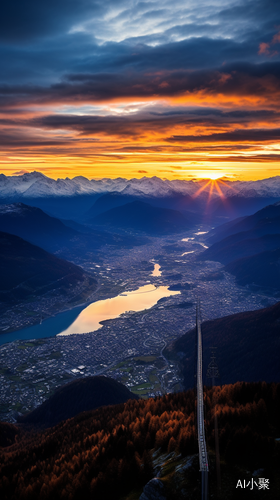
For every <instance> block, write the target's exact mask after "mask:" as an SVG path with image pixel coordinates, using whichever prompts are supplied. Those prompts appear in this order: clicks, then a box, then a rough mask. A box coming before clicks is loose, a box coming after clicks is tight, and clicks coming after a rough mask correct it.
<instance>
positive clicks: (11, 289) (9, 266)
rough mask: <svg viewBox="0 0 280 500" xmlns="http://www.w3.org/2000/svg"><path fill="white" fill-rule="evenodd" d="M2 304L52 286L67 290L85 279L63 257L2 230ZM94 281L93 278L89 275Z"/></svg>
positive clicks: (76, 267) (77, 269)
mask: <svg viewBox="0 0 280 500" xmlns="http://www.w3.org/2000/svg"><path fill="white" fill-rule="evenodd" d="M0 274H1V282H0V305H1V306H3V305H7V304H9V303H16V302H19V301H22V300H26V299H28V298H29V297H30V296H33V295H34V296H35V295H36V296H40V295H42V294H45V293H46V292H47V291H49V290H54V291H60V292H61V293H66V290H67V289H68V288H69V286H73V285H76V284H77V283H78V282H79V281H80V282H82V281H83V280H84V279H85V272H84V271H83V269H82V268H81V267H79V266H76V265H75V264H72V263H71V262H67V261H66V260H63V259H60V258H58V257H56V256H55V255H52V254H50V253H48V252H46V251H45V250H43V249H42V248H39V247H38V246H35V245H33V244H31V243H29V242H27V241H25V240H23V239H22V238H19V237H18V236H15V235H12V234H8V233H4V232H0ZM90 279H91V281H92V283H94V281H95V280H94V279H93V278H90Z"/></svg>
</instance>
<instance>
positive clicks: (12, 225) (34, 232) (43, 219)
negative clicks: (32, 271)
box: [0, 203, 144, 258]
mask: <svg viewBox="0 0 280 500" xmlns="http://www.w3.org/2000/svg"><path fill="white" fill-rule="evenodd" d="M70 226H72V227H70ZM0 231H4V232H7V233H11V234H15V235H17V236H20V237H21V238H23V239H25V240H27V241H29V242H30V243H33V244H35V245H38V246H41V247H42V248H44V249H45V250H47V251H49V252H59V253H60V254H61V255H63V256H65V257H67V258H72V257H73V256H76V255H78V256H81V255H83V254H86V253H87V252H91V253H92V252H94V251H96V250H97V249H99V248H100V247H101V246H103V245H113V246H118V247H122V246H123V247H131V246H133V245H139V244H142V243H143V242H144V240H142V239H140V238H136V237H134V236H132V235H117V234H112V233H108V232H107V231H98V230H94V229H93V228H90V227H88V226H82V225H81V224H77V223H75V222H72V223H71V221H65V224H64V223H63V222H62V221H60V220H59V219H57V218H56V217H51V216H50V215H48V214H46V213H45V212H44V211H43V210H41V209H40V208H37V207H31V206H28V205H25V204H24V203H12V204H6V205H0Z"/></svg>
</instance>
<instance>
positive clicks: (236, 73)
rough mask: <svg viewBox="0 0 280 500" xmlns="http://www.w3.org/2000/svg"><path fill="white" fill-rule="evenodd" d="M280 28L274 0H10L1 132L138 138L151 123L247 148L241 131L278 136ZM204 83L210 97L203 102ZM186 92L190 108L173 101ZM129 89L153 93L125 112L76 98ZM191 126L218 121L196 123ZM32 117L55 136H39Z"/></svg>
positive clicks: (126, 96)
mask: <svg viewBox="0 0 280 500" xmlns="http://www.w3.org/2000/svg"><path fill="white" fill-rule="evenodd" d="M279 31H280V9H279V4H278V2H276V1H273V0H255V1H253V0H229V1H228V2H224V0H215V2H214V5H213V2H211V3H210V2H209V0H200V1H199V2H197V0H187V1H186V2H184V3H183V2H182V1H181V0H173V1H172V2H171V0H161V1H159V0H154V1H149V2H141V1H137V0H80V1H77V0H43V1H42V2H40V1H39V0H11V1H9V2H8V1H6V2H5V3H4V4H3V5H2V10H1V16H0V111H1V112H2V119H1V120H0V126H1V127H7V128H8V130H7V131H6V132H3V133H2V134H3V135H2V139H3V140H4V144H6V145H9V144H10V145H11V147H13V146H14V147H16V145H17V144H18V145H19V147H20V146H21V145H23V144H25V145H26V146H30V147H31V145H32V144H34V145H39V144H40V145H42V147H43V146H46V147H47V146H50V147H51V146H54V145H55V144H60V145H63V144H67V142H68V141H70V140H72V141H73V142H74V141H75V140H76V139H74V137H75V138H77V137H79V138H80V140H81V141H85V140H86V139H85V137H86V136H91V135H93V136H95V135H97V134H103V135H108V136H110V135H119V136H120V137H124V139H125V138H129V137H131V138H138V137H142V136H144V135H145V133H146V132H147V131H150V132H152V131H155V132H156V133H157V134H161V136H162V140H163V141H167V142H165V145H164V147H165V148H167V147H173V145H174V144H175V143H176V144H178V147H181V148H183V147H187V146H186V144H187V143H188V142H192V143H195V144H197V146H196V147H197V148H199V147H201V148H202V147H203V146H202V145H201V146H200V144H201V143H202V142H205V143H207V144H206V147H207V148H208V150H209V149H210V148H211V147H212V146H211V142H213V143H214V145H215V146H214V147H216V144H218V143H220V142H222V141H225V142H227V141H229V142H233V143H236V144H237V143H238V144H239V147H240V149H242V148H245V147H246V146H245V145H244V144H242V143H244V142H246V141H248V142H251V141H257V142H258V143H261V142H263V141H264V142H267V141H276V142H277V141H279V128H278V127H279V107H280V106H279V102H280V36H279V41H278V33H279ZM198 95H199V96H203V97H205V99H206V98H207V99H208V101H207V103H209V104H207V106H208V107H206V106H203V107H202V105H201V103H200V102H198V101H197V100H196V97H197V96H198ZM182 96H184V98H185V99H186V102H191V99H193V102H194V104H193V107H192V108H186V107H185V108H183V107H180V105H179V104H177V102H176V103H175V104H174V102H173V101H174V100H175V99H177V98H178V100H179V98H181V97H182ZM222 98H223V99H224V102H225V104H223V108H222V104H221V99H222ZM243 98H244V99H245V100H244V102H245V104H243V101H242V102H241V100H242V99H243ZM247 98H248V103H249V104H248V106H246V99H247ZM187 99H189V101H187ZM227 99H228V102H227V101H226V100H227ZM249 99H250V101H249ZM134 100H135V101H138V100H141V101H146V102H147V103H148V101H149V102H152V104H151V105H148V104H147V105H146V108H145V110H142V108H141V106H140V110H138V111H135V112H130V114H129V115H126V114H122V113H120V114H119V115H117V113H115V115H114V114H113V113H112V112H111V111H108V109H105V111H104V109H103V114H102V112H100V113H99V111H98V110H94V109H92V110H91V111H89V114H88V115H83V113H82V112H81V110H80V111H79V110H78V109H77V112H76V113H75V109H74V108H75V107H77V108H79V107H82V106H85V105H88V106H92V107H94V106H95V107H97V108H98V107H100V106H104V104H108V103H111V102H114V101H122V102H123V103H127V102H129V101H134ZM163 101H165V102H164V103H163ZM186 102H185V106H186ZM240 102H241V104H240ZM254 102H256V108H255V109H252V106H253V104H254ZM260 102H261V104H260ZM153 103H156V104H153ZM167 103H169V104H167ZM195 103H197V107H195ZM252 103H253V104H252ZM203 104H204V103H203ZM211 106H212V107H211ZM35 107H36V109H35ZM65 107H66V108H67V107H70V108H71V107H72V108H71V111H68V113H67V112H65V109H64V108H65ZM226 107H227V108H228V109H225V108H226ZM105 108H106V106H105ZM24 113H26V117H25V118H24ZM105 115H106V116H105ZM4 116H6V119H4V118H3V117H4ZM253 123H254V125H252V124H253ZM255 124H256V125H255ZM174 126H180V127H181V129H182V134H181V135H179V134H178V135H175V134H174V130H172V129H173V128H174ZM191 126H198V127H214V130H215V132H213V133H209V134H207V133H206V135H203V136H202V135H201V136H200V135H197V133H196V135H192V132H190V133H188V128H190V127H191ZM269 126H270V127H271V128H270V129H268V127H269ZM243 127H244V128H243ZM222 128H223V130H222ZM36 129H39V130H43V132H44V131H46V130H47V131H48V133H50V134H51V133H53V137H52V138H51V139H49V140H48V139H47V138H42V137H40V136H39V135H34V137H33V138H32V133H33V132H34V134H36V133H37V130H36ZM219 129H221V130H222V131H221V133H218V130H219ZM61 130H64V131H65V130H66V131H67V134H69V137H68V136H67V134H66V136H67V137H62V136H61V135H60V131H61ZM180 132H181V130H180ZM13 134H14V136H13ZM55 134H56V136H55ZM165 137H167V139H165ZM91 140H92V139H91ZM133 147H134V146H133V145H131V144H129V145H128V146H127V148H133ZM145 147H146V146H143V148H144V149H145ZM158 147H160V146H158ZM222 147H224V148H226V146H225V145H224V146H222V145H219V148H222ZM139 149H140V148H139V147H138V149H137V150H138V151H139ZM149 149H151V148H149ZM127 150H128V149H127ZM132 150H133V149H131V151H132Z"/></svg>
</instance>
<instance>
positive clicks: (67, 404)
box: [18, 376, 139, 426]
mask: <svg viewBox="0 0 280 500" xmlns="http://www.w3.org/2000/svg"><path fill="white" fill-rule="evenodd" d="M129 399H139V398H138V396H136V395H135V394H133V393H132V392H130V391H129V390H128V389H127V388H126V386H125V385H123V384H121V383H120V382H117V381H116V380H114V379H112V378H109V377H103V376H97V377H86V378H81V379H78V380H74V381H73V382H70V383H69V384H66V385H64V386H62V387H59V388H58V389H57V390H56V391H55V393H54V394H53V395H52V396H50V397H49V398H48V399H47V400H46V401H44V403H42V404H41V405H40V406H39V407H38V408H36V409H35V410H33V411H32V412H30V413H28V414H27V415H24V416H21V417H18V422H20V423H26V424H38V425H43V426H47V425H48V426H51V425H55V424H57V423H59V422H61V421H62V420H66V419H68V418H71V417H75V415H78V414H79V413H81V412H82V411H89V410H94V409H95V408H99V407H100V406H108V405H116V404H120V403H125V402H126V401H128V400H129Z"/></svg>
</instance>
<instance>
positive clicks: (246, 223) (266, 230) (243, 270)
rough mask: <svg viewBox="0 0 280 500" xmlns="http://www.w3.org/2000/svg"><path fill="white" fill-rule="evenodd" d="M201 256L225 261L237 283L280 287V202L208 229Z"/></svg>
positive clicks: (271, 287) (278, 288)
mask: <svg viewBox="0 0 280 500" xmlns="http://www.w3.org/2000/svg"><path fill="white" fill-rule="evenodd" d="M206 238H207V239H206V241H207V243H208V244H209V243H210V244H212V245H211V246H210V247H209V248H208V249H207V250H205V251H204V252H203V253H202V254H200V255H199V259H200V260H214V261H218V262H221V263H222V264H225V265H226V267H225V270H226V271H228V272H230V273H231V274H233V275H234V276H236V280H237V283H238V284H239V285H247V284H250V285H252V284H254V285H257V286H259V287H262V288H269V289H271V291H272V293H273V292H275V291H276V292H277V293H278V292H279V291H280V203H279V202H278V203H276V204H274V205H269V206H267V207H265V208H263V209H262V210H259V211H258V212H256V213H255V214H253V215H251V216H248V217H242V218H239V219H237V220H233V221H230V222H228V223H226V224H224V225H221V226H219V227H217V228H215V229H213V230H212V231H210V232H209V233H208V235H207V237H206Z"/></svg>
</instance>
